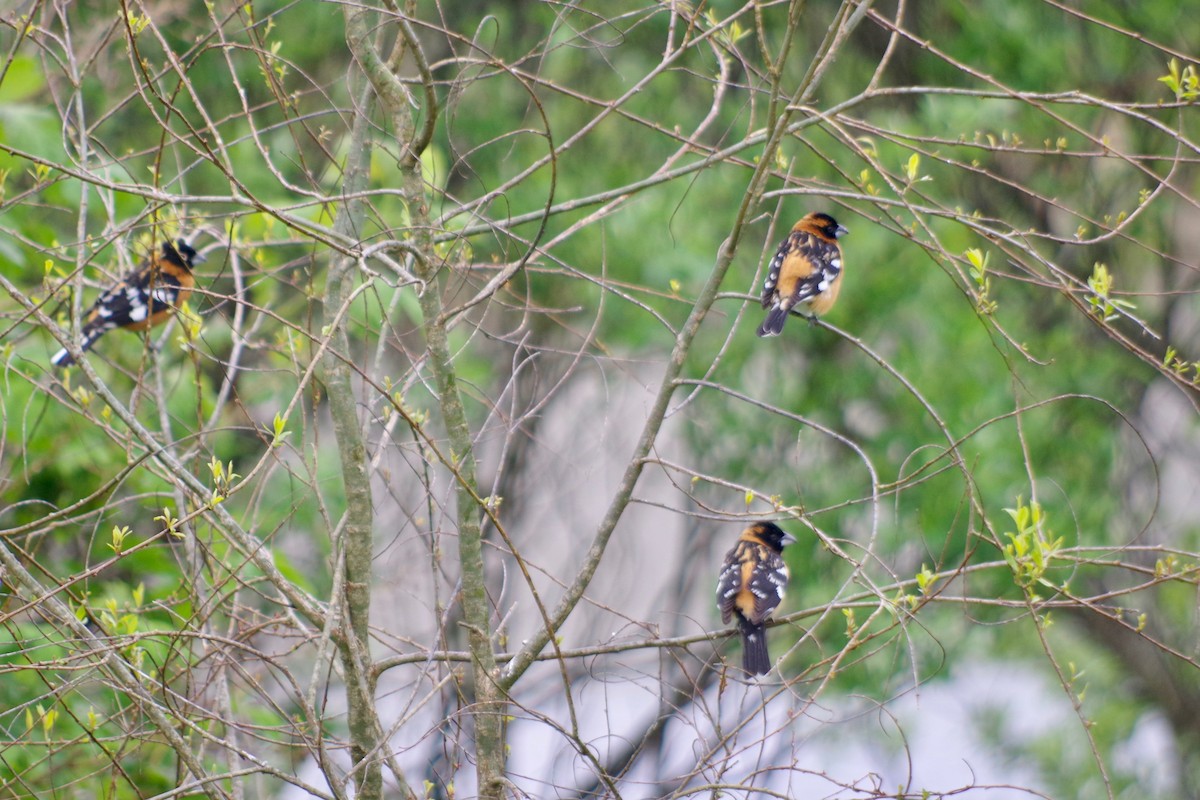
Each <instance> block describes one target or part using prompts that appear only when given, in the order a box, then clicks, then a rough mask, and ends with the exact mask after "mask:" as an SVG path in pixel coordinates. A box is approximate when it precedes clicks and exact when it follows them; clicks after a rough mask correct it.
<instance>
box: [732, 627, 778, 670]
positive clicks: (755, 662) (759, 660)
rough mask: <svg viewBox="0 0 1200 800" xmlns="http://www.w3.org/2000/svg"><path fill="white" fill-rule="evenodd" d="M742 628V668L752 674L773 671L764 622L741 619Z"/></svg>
mask: <svg viewBox="0 0 1200 800" xmlns="http://www.w3.org/2000/svg"><path fill="white" fill-rule="evenodd" d="M739 622H740V625H741V629H742V668H743V669H745V670H746V672H748V673H750V674H751V675H766V674H767V673H768V672H770V671H771V656H770V655H769V654H768V653H767V632H766V629H764V628H763V626H762V623H758V624H755V623H753V622H751V621H750V620H748V619H742V620H739Z"/></svg>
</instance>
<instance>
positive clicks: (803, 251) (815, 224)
mask: <svg viewBox="0 0 1200 800" xmlns="http://www.w3.org/2000/svg"><path fill="white" fill-rule="evenodd" d="M849 232H850V231H848V230H847V229H846V228H845V227H843V226H841V225H839V224H838V222H837V220H835V219H834V218H833V217H831V216H829V215H828V214H808V215H807V216H805V217H804V218H803V219H801V220H800V221H799V222H797V223H796V224H795V225H794V226H792V231H791V233H789V234H788V235H787V238H786V239H784V240H783V241H782V242H780V244H779V249H778V250H776V251H775V257H774V258H772V259H771V266H770V267H768V268H767V279H766V281H765V282H764V283H763V295H762V305H763V308H769V309H770V311H768V312H767V318H766V319H764V320H763V323H762V325H760V326H758V335H759V336H778V335H779V333H780V331H782V330H783V323H785V322H787V318H788V312H790V311H791V310H792V309H793V308H795V307H796V306H799V305H801V304H803V305H804V306H807V308H808V310H809V311H811V312H812V315H813V316H820V315H822V314H824V313H825V312H826V311H828V310H829V309H830V308H832V307H833V303H834V301H835V300H837V296H838V290H839V289H840V288H841V285H842V248H841V246H840V245H839V244H838V241H837V240H838V239H840V238H841V237H843V236H845V235H846V234H847V233H849Z"/></svg>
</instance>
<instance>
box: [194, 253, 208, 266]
mask: <svg viewBox="0 0 1200 800" xmlns="http://www.w3.org/2000/svg"><path fill="white" fill-rule="evenodd" d="M205 261H208V256H206V255H204V253H196V255H195V256H193V257H192V264H203V263H204V262H205Z"/></svg>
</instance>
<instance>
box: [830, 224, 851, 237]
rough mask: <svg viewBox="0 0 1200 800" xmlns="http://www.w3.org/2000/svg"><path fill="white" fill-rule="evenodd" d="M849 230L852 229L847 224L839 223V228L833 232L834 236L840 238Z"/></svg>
mask: <svg viewBox="0 0 1200 800" xmlns="http://www.w3.org/2000/svg"><path fill="white" fill-rule="evenodd" d="M849 232H850V229H849V228H847V227H846V226H845V225H838V226H837V230H835V231H834V232H833V238H835V239H840V238H842V237H843V236H845V235H846V234H847V233H849Z"/></svg>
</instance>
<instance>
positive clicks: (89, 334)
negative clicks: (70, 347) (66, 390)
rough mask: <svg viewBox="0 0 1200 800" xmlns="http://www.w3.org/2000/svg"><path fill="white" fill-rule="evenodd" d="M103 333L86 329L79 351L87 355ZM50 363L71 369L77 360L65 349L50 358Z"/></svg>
mask: <svg viewBox="0 0 1200 800" xmlns="http://www.w3.org/2000/svg"><path fill="white" fill-rule="evenodd" d="M101 333H103V331H89V330H87V329H86V328H84V331H83V341H82V342H80V343H79V349H80V350H82V351H84V352H85V353H86V352H87V351H88V349H89V348H90V347H91V346H92V343H93V342H95V341H96V340H97V339H99V338H100V335H101ZM50 363H51V364H53V365H54V366H56V367H69V366H71V365H72V364H74V363H75V359H74V357H72V356H71V354H70V353H68V352H67V348H65V347H64V348H63V349H62V350H59V351H58V352H57V353H55V354H54V355H52V356H51V357H50Z"/></svg>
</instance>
